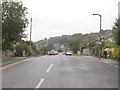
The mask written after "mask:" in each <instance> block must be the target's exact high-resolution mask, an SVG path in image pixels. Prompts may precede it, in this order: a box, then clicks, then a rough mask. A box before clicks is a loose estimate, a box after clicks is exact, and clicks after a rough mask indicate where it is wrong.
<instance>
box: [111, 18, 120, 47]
mask: <svg viewBox="0 0 120 90" xmlns="http://www.w3.org/2000/svg"><path fill="white" fill-rule="evenodd" d="M112 32H113V37H114V41H115V42H116V44H117V45H120V18H119V19H117V20H116V22H115V24H114V27H113V29H112Z"/></svg>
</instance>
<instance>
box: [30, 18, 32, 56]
mask: <svg viewBox="0 0 120 90" xmlns="http://www.w3.org/2000/svg"><path fill="white" fill-rule="evenodd" d="M31 36H32V18H31V20H30V55H31V51H32V50H31V49H32V46H31Z"/></svg>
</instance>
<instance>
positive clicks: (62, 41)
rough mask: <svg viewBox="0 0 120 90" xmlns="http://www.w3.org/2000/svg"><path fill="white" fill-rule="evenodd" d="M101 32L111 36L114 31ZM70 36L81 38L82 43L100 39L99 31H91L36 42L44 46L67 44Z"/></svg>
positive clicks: (105, 36)
mask: <svg viewBox="0 0 120 90" xmlns="http://www.w3.org/2000/svg"><path fill="white" fill-rule="evenodd" d="M101 34H102V36H103V37H104V38H108V37H109V36H111V35H112V31H111V30H104V31H101ZM70 37H76V38H78V39H79V41H80V42H81V43H82V44H87V43H91V42H95V41H96V40H99V33H98V32H97V33H90V34H81V33H77V34H73V35H62V36H56V37H50V38H49V39H44V40H40V41H37V42H35V44H36V45H37V46H38V47H43V46H47V45H50V44H52V45H53V44H59V45H67V42H68V39H69V38H70Z"/></svg>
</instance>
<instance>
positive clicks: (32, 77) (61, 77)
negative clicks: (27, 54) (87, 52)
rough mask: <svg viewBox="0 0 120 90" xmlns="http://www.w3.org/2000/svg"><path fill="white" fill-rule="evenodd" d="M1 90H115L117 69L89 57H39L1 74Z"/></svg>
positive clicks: (5, 70) (116, 86)
mask: <svg viewBox="0 0 120 90" xmlns="http://www.w3.org/2000/svg"><path fill="white" fill-rule="evenodd" d="M2 77H3V78H2V79H3V83H2V84H3V88H118V68H116V67H114V66H111V65H107V64H104V63H102V62H100V61H98V60H94V59H92V58H90V57H89V56H64V55H62V54H59V55H56V56H48V55H46V56H41V57H34V58H31V59H27V60H25V61H23V62H21V63H19V64H16V65H13V66H11V67H8V68H6V69H4V70H3V71H2Z"/></svg>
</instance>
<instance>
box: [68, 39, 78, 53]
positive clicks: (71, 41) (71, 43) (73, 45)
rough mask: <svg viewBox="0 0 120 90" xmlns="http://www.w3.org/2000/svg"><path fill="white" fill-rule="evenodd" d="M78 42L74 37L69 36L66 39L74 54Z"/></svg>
mask: <svg viewBox="0 0 120 90" xmlns="http://www.w3.org/2000/svg"><path fill="white" fill-rule="evenodd" d="M79 43H80V41H79V40H78V39H77V38H75V37H71V38H70V39H69V40H68V45H69V46H70V49H72V50H73V52H74V53H75V54H77V50H79V48H80V47H79Z"/></svg>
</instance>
